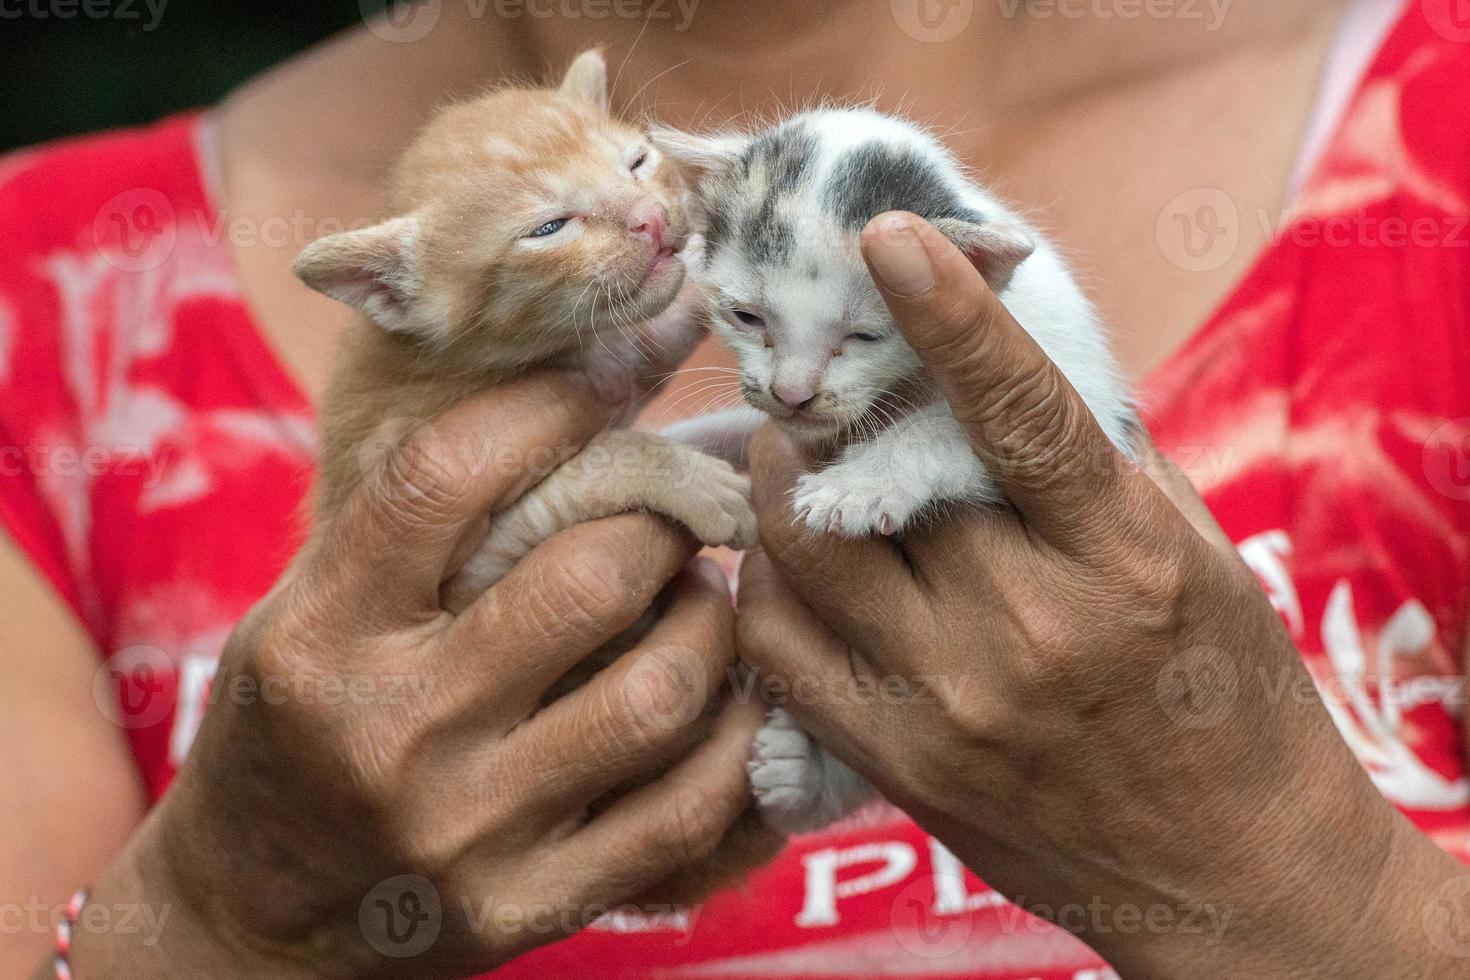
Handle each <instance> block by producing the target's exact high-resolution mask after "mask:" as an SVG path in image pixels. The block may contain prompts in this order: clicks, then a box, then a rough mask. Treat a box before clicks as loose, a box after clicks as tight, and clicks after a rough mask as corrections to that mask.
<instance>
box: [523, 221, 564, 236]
mask: <svg viewBox="0 0 1470 980" xmlns="http://www.w3.org/2000/svg"><path fill="white" fill-rule="evenodd" d="M567 220H568V219H566V218H553V219H552V220H550V221H548V222H546V224H544V225H542V226H541V227H540V228H537V229H536V230H535V231H533V232H531V233H530V234H529V235H527V236H526V237H527V238H545V237H546V236H547V235H555V234H556V233H557V232H559V231H561V230H562V229H563V228H565V227H566V226H567Z"/></svg>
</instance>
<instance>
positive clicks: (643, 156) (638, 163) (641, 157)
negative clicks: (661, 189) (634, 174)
mask: <svg viewBox="0 0 1470 980" xmlns="http://www.w3.org/2000/svg"><path fill="white" fill-rule="evenodd" d="M647 162H648V151H647V150H644V151H643V152H642V153H640V154H638V159H636V160H634V161H633V165H632V166H631V167H629V168H628V169H629V170H633V171H636V170H637V169H638V168H639V167H642V166H643V165H644V164H645V163H647Z"/></svg>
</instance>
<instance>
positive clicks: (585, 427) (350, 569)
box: [317, 373, 611, 616]
mask: <svg viewBox="0 0 1470 980" xmlns="http://www.w3.org/2000/svg"><path fill="white" fill-rule="evenodd" d="M610 411H611V408H610V406H609V405H608V404H607V403H606V402H604V401H602V400H600V399H599V398H598V396H597V394H596V392H595V390H594V389H593V388H592V387H591V385H590V384H589V383H587V382H586V380H585V379H582V378H578V377H576V376H574V375H570V374H565V373H558V374H551V373H543V374H539V375H534V376H531V377H527V378H524V379H521V380H518V381H514V382H511V383H510V384H507V385H505V386H504V387H501V388H497V389H495V390H494V391H490V392H487V393H485V394H482V395H478V396H475V397H473V398H470V399H469V400H467V401H465V402H463V403H462V404H460V405H457V406H455V407H454V408H452V409H450V410H449V411H448V412H446V413H445V414H443V415H441V416H439V417H438V418H436V419H433V420H432V421H428V422H421V421H419V420H414V419H404V420H394V421H392V422H389V423H385V424H384V426H381V427H380V428H379V430H378V431H377V432H375V433H368V434H365V435H364V437H363V440H362V443H361V445H360V446H358V447H357V449H356V450H355V452H356V458H355V459H350V461H340V462H342V463H344V464H345V465H357V466H360V467H362V480H361V483H360V484H359V485H358V486H357V487H356V489H355V491H353V493H352V494H351V496H350V497H348V498H347V499H346V500H345V501H343V502H342V503H341V506H340V510H339V511H338V512H337V513H336V515H335V517H334V518H333V519H332V523H331V526H330V527H328V528H325V529H324V531H323V538H322V545H321V552H320V553H319V554H318V555H317V558H318V559H319V560H320V567H322V568H324V569H327V570H328V571H329V573H330V574H331V575H333V576H335V577H336V580H337V581H339V582H340V583H342V585H341V589H340V590H339V595H340V596H342V597H345V598H347V599H348V600H349V601H350V602H352V603H353V604H354V605H355V607H356V608H355V609H354V610H353V611H354V612H357V613H364V612H366V613H372V614H376V613H378V612H379V611H380V610H382V609H383V608H384V607H387V608H389V609H391V610H393V611H409V610H412V611H415V612H419V613H421V614H423V615H426V616H427V615H437V614H438V609H439V598H438V590H439V584H440V582H441V581H443V579H444V577H445V575H446V574H447V571H448V569H449V568H450V567H451V566H450V559H451V556H452V554H453V552H454V551H455V549H456V546H457V545H459V543H460V542H461V540H462V539H463V537H464V534H465V531H466V527H467V525H469V524H470V523H472V522H475V521H478V520H480V519H481V518H482V517H483V516H484V514H485V513H486V512H487V511H492V512H493V511H496V510H499V509H501V508H503V507H504V506H506V505H507V504H509V503H510V502H511V501H513V500H515V498H516V497H518V496H520V494H521V493H523V492H524V491H525V490H526V489H527V488H528V487H530V486H531V485H533V484H534V483H535V482H536V481H537V480H539V479H540V478H541V477H543V476H545V475H546V474H547V473H548V472H549V471H550V470H551V469H553V468H554V467H555V466H556V465H557V464H558V463H560V462H561V461H562V460H564V459H565V458H567V457H568V456H570V455H572V453H574V452H575V451H576V450H577V449H578V448H580V447H581V446H582V445H583V444H584V443H585V442H586V441H587V440H588V439H590V438H591V437H592V436H593V435H595V434H596V433H597V432H598V431H599V429H601V427H602V426H603V424H604V423H605V421H606V420H607V418H608V415H609V412H610ZM347 455H348V456H349V457H351V456H352V455H353V451H349V453H348V454H347Z"/></svg>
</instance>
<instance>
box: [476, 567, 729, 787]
mask: <svg viewBox="0 0 1470 980" xmlns="http://www.w3.org/2000/svg"><path fill="white" fill-rule="evenodd" d="M734 626H735V612H734V609H733V608H732V606H731V604H730V589H729V585H728V583H727V582H726V581H725V578H724V575H723V573H721V572H720V570H719V568H718V567H717V566H715V565H714V564H713V563H711V562H699V563H695V564H694V565H692V566H691V567H689V568H687V569H686V570H684V571H683V572H681V573H680V574H679V576H678V577H677V578H676V579H675V581H674V583H673V587H672V595H671V598H670V604H669V607H668V610H667V611H666V612H665V613H664V615H663V617H662V618H661V619H660V620H659V622H658V624H657V625H656V626H655V627H654V629H653V631H652V632H651V633H650V634H649V635H648V637H647V638H646V639H644V640H643V641H642V642H641V643H639V644H638V646H637V647H635V648H634V649H633V650H631V651H630V652H628V653H626V654H624V655H623V656H622V657H619V658H618V659H617V660H616V661H614V662H613V663H611V664H609V665H608V666H606V667H604V668H603V669H602V670H601V671H600V672H599V673H597V674H596V675H595V676H594V677H593V678H592V679H591V680H590V681H588V682H587V683H586V684H585V685H584V686H582V687H580V688H578V689H577V690H575V691H573V692H571V693H570V694H567V695H566V696H564V697H562V698H560V699H559V700H557V701H555V702H554V703H552V704H551V705H550V706H548V707H547V708H546V709H544V710H543V711H541V712H539V713H537V714H536V715H534V716H533V717H532V718H531V719H530V720H529V721H527V722H526V723H525V724H524V725H522V726H520V727H519V728H517V729H516V730H515V731H514V732H513V733H512V734H511V735H510V737H509V740H508V742H507V743H506V744H505V745H504V746H503V747H502V748H500V749H494V751H495V754H496V758H497V759H501V760H508V761H505V762H503V763H497V764H501V765H503V766H504V767H505V768H506V769H508V770H509V771H512V772H534V773H536V782H537V785H536V788H535V795H536V798H537V800H538V801H540V803H541V805H544V806H546V807H547V808H548V809H549V810H551V811H555V812H563V811H566V810H567V809H575V808H578V807H582V806H586V805H587V804H589V803H591V802H592V801H593V800H595V799H596V798H598V797H600V796H602V795H603V794H604V793H606V792H607V791H608V790H610V789H612V788H614V787H615V786H618V785H619V784H621V783H624V782H627V781H629V780H632V779H634V778H635V777H638V776H645V777H646V776H648V775H650V774H652V773H655V772H657V771H659V770H660V769H661V768H663V767H664V766H666V765H668V764H669V763H670V762H672V761H673V760H674V759H676V758H678V757H679V756H681V755H682V754H684V753H685V752H686V751H688V749H689V748H690V746H692V745H693V744H694V743H695V742H696V741H698V740H700V739H701V738H702V737H703V736H704V734H705V732H706V726H705V725H701V724H700V722H701V719H704V720H705V721H706V722H707V721H708V711H709V709H711V708H712V707H713V706H714V705H715V704H717V703H718V701H719V698H718V694H719V692H720V690H721V688H722V687H723V685H724V683H725V681H726V680H727V671H728V670H729V669H730V668H731V667H732V666H733V665H734V663H735V640H734ZM502 751H503V752H504V753H507V754H501V753H502Z"/></svg>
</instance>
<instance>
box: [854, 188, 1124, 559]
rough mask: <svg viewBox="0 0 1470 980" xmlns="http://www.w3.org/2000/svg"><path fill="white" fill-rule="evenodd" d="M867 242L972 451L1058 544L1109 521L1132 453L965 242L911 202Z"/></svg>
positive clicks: (878, 222) (878, 225) (876, 224)
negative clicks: (1112, 437)
mask: <svg viewBox="0 0 1470 980" xmlns="http://www.w3.org/2000/svg"><path fill="white" fill-rule="evenodd" d="M863 254H864V257H865V258H866V259H867V262H868V267H869V269H870V270H871V272H872V274H873V279H874V281H875V282H876V283H877V284H878V287H879V289H880V291H881V292H882V293H883V298H884V301H885V302H886V303H887V304H888V308H889V310H890V311H891V312H892V313H893V316H894V318H895V319H896V320H897V322H898V325H899V328H900V329H901V330H902V331H903V334H904V336H905V338H907V340H908V342H909V344H910V345H911V346H912V347H913V348H914V350H915V351H916V352H917V353H918V355H919V357H920V358H921V359H922V360H923V361H924V363H925V365H926V366H927V367H928V368H929V369H930V371H932V372H933V374H934V376H935V378H936V380H937V381H938V383H939V386H940V389H941V391H943V392H944V394H945V397H946V398H947V399H948V401H949V404H950V408H951V410H952V411H953V412H954V414H955V417H956V418H957V419H958V420H959V422H960V425H961V426H962V427H963V428H964V430H965V432H966V434H967V435H968V436H969V439H970V443H971V445H972V446H973V448H974V450H975V453H976V454H977V455H978V456H979V457H980V460H981V461H982V462H983V463H985V465H986V467H987V468H988V469H989V470H990V472H991V474H992V475H993V476H994V477H995V479H996V480H997V482H998V483H999V484H1000V486H1001V489H1002V490H1003V491H1004V493H1005V495H1006V497H1007V498H1009V499H1010V500H1011V502H1012V503H1013V504H1015V506H1016V507H1017V508H1018V509H1019V510H1020V512H1021V514H1022V516H1023V518H1024V519H1025V520H1026V521H1027V523H1028V524H1030V525H1031V526H1032V527H1034V528H1035V529H1036V530H1038V531H1039V532H1040V533H1041V534H1042V535H1043V536H1045V537H1047V538H1048V539H1050V540H1052V541H1053V543H1056V544H1061V543H1063V542H1065V541H1067V540H1075V539H1077V538H1079V537H1080V538H1082V539H1086V538H1087V537H1088V536H1090V535H1091V534H1092V533H1094V532H1095V530H1096V528H1097V527H1098V526H1099V525H1105V524H1106V510H1107V507H1108V505H1109V501H1110V499H1111V497H1112V496H1113V495H1114V494H1115V493H1116V492H1117V488H1118V486H1119V485H1120V484H1121V483H1122V481H1123V480H1124V475H1125V474H1126V473H1128V472H1130V469H1131V468H1130V466H1129V464H1128V463H1127V461H1126V459H1125V458H1124V457H1123V456H1122V454H1120V453H1119V452H1118V451H1117V450H1116V449H1115V448H1114V447H1113V445H1112V443H1111V442H1109V441H1108V438H1107V436H1106V435H1105V434H1104V432H1103V430H1102V428H1101V427H1100V426H1099V425H1098V424H1097V421H1096V419H1094V418H1093V416H1092V414H1091V412H1090V411H1089V410H1088V408H1087V405H1086V404H1085V403H1084V402H1083V401H1082V399H1081V398H1080V397H1079V396H1078V394H1077V392H1076V391H1075V390H1074V389H1073V388H1072V386H1071V384H1070V383H1069V382H1068V381H1067V379H1066V378H1065V377H1064V376H1063V375H1062V373H1061V371H1060V370H1058V369H1057V367H1056V365H1054V364H1053V363H1052V362H1051V360H1050V359H1049V358H1048V357H1047V356H1046V354H1045V353H1044V352H1043V351H1042V349H1041V348H1040V347H1039V346H1038V345H1037V343H1036V341H1035V340H1033V339H1032V338H1031V336H1030V335H1029V334H1027V333H1026V331H1025V330H1024V329H1023V328H1022V327H1021V325H1020V324H1019V323H1017V322H1016V320H1015V318H1014V317H1012V316H1011V314H1010V313H1009V312H1008V311H1007V310H1006V308H1005V306H1004V305H1003V304H1002V303H1001V301H1000V300H999V299H998V298H997V297H996V295H995V293H993V292H992V291H991V290H990V287H989V286H987V285H986V283H985V280H984V279H983V278H982V277H981V275H980V273H979V272H978V271H976V269H975V267H974V266H973V265H972V264H971V263H970V261H969V260H968V259H967V258H966V257H965V256H964V254H963V253H961V252H960V250H959V249H958V248H956V247H955V245H954V244H953V243H951V242H950V241H949V240H948V239H946V238H945V237H944V236H943V235H942V234H940V232H938V231H937V230H935V229H934V227H933V226H931V225H929V224H928V223H927V222H925V221H923V220H922V219H921V218H919V217H917V216H915V215H912V214H907V213H904V212H890V213H888V214H882V215H879V216H878V217H877V218H874V219H873V220H872V221H871V222H869V224H868V226H867V228H865V229H864V231H863ZM1033 261H1035V260H1033Z"/></svg>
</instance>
